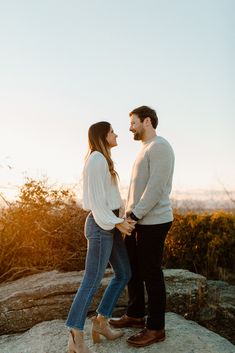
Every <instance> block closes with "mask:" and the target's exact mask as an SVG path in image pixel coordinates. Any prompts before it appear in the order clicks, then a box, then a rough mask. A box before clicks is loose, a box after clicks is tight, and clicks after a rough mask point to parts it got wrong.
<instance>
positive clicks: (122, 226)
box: [115, 219, 136, 235]
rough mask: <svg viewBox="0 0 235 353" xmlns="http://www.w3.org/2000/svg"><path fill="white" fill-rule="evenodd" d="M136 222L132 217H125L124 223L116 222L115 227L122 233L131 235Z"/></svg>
mask: <svg viewBox="0 0 235 353" xmlns="http://www.w3.org/2000/svg"><path fill="white" fill-rule="evenodd" d="M135 224H136V222H135V221H133V220H132V219H124V221H123V222H122V223H117V224H115V227H116V228H117V229H119V230H120V232H121V233H123V234H126V235H131V232H132V231H133V229H134V228H135Z"/></svg>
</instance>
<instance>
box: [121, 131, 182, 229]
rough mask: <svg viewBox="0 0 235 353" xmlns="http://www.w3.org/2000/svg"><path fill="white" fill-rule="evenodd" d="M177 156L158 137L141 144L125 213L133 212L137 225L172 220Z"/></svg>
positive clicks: (163, 140) (164, 141)
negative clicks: (173, 182) (171, 199)
mask: <svg viewBox="0 0 235 353" xmlns="http://www.w3.org/2000/svg"><path fill="white" fill-rule="evenodd" d="M174 160H175V158H174V152H173V149H172V147H171V145H170V144H169V142H168V141H167V140H165V139H164V138H163V137H160V136H155V137H154V138H152V139H151V140H149V141H146V142H142V148H141V150H140V152H139V154H138V155H137V158H136V160H135V163H134V166H133V169H132V175H131V181H130V187H129V192H128V198H127V206H126V213H127V214H130V212H133V213H134V215H135V216H136V217H138V218H139V221H138V224H146V225H147V224H161V223H167V222H170V221H172V220H173V213H172V208H171V202H170V192H171V188H172V177H173V170H174Z"/></svg>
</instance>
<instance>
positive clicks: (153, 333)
mask: <svg viewBox="0 0 235 353" xmlns="http://www.w3.org/2000/svg"><path fill="white" fill-rule="evenodd" d="M165 338H166V336H165V330H164V329H163V330H149V329H147V328H146V327H145V328H144V329H143V330H142V331H140V332H139V333H137V334H135V335H133V336H131V337H129V338H128V339H127V342H128V343H129V344H131V345H132V346H135V347H145V346H149V345H150V344H152V343H156V342H161V341H164V340H165Z"/></svg>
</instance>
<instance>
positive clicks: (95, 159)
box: [87, 151, 107, 165]
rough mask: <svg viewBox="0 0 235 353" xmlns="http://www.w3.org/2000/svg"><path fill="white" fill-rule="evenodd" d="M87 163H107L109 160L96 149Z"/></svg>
mask: <svg viewBox="0 0 235 353" xmlns="http://www.w3.org/2000/svg"><path fill="white" fill-rule="evenodd" d="M87 164H89V165H106V164H107V161H106V159H105V157H104V155H103V154H102V153H101V152H99V151H94V152H92V153H91V154H90V156H89V157H88V160H87Z"/></svg>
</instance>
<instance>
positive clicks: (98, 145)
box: [85, 121, 118, 183]
mask: <svg viewBox="0 0 235 353" xmlns="http://www.w3.org/2000/svg"><path fill="white" fill-rule="evenodd" d="M110 129H111V124H110V123H108V122H107V121H100V122H98V123H95V124H93V125H91V126H90V128H89V130H88V152H87V154H86V157H85V159H87V158H88V157H89V156H90V154H91V153H92V152H94V151H98V152H100V153H102V154H103V156H104V157H105V159H106V161H107V163H108V167H109V172H110V174H111V177H112V181H113V182H115V183H116V182H117V176H118V174H117V172H116V171H115V169H114V163H113V160H112V158H111V153H110V148H109V145H108V142H107V140H106V138H107V135H108V133H109V131H110Z"/></svg>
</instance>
